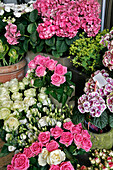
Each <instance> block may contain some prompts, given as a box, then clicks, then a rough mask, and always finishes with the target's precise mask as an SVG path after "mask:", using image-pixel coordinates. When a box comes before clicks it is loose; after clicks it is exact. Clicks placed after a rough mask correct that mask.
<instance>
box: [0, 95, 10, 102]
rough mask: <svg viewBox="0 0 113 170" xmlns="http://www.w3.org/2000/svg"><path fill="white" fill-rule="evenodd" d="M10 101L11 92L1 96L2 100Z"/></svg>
mask: <svg viewBox="0 0 113 170" xmlns="http://www.w3.org/2000/svg"><path fill="white" fill-rule="evenodd" d="M6 100H7V101H8V100H10V96H9V94H8V95H6V94H5V95H3V96H2V97H1V98H0V101H6Z"/></svg>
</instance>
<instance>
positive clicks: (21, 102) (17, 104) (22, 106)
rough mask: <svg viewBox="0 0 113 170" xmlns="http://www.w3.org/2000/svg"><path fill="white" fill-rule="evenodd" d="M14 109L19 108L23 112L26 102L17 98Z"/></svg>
mask: <svg viewBox="0 0 113 170" xmlns="http://www.w3.org/2000/svg"><path fill="white" fill-rule="evenodd" d="M13 109H14V110H16V109H19V111H20V112H21V111H22V110H24V103H23V101H19V100H15V101H14V103H13Z"/></svg>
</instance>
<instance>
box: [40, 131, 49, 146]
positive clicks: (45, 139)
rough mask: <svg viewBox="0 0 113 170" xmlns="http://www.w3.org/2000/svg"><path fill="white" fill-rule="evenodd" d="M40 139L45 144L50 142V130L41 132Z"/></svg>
mask: <svg viewBox="0 0 113 170" xmlns="http://www.w3.org/2000/svg"><path fill="white" fill-rule="evenodd" d="M38 140H39V141H40V142H41V143H42V144H43V145H45V144H46V143H47V142H49V140H50V132H49V131H46V132H40V134H39V136H38Z"/></svg>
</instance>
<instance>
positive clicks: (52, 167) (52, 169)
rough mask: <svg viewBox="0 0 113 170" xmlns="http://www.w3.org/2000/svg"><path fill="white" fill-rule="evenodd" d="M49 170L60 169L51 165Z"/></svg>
mask: <svg viewBox="0 0 113 170" xmlns="http://www.w3.org/2000/svg"><path fill="white" fill-rule="evenodd" d="M49 170H60V167H59V166H58V165H51V167H50V169H49Z"/></svg>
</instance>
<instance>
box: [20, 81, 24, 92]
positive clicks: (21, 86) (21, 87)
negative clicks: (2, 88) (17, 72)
mask: <svg viewBox="0 0 113 170" xmlns="http://www.w3.org/2000/svg"><path fill="white" fill-rule="evenodd" d="M19 89H21V90H24V89H25V84H24V83H23V82H19Z"/></svg>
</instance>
